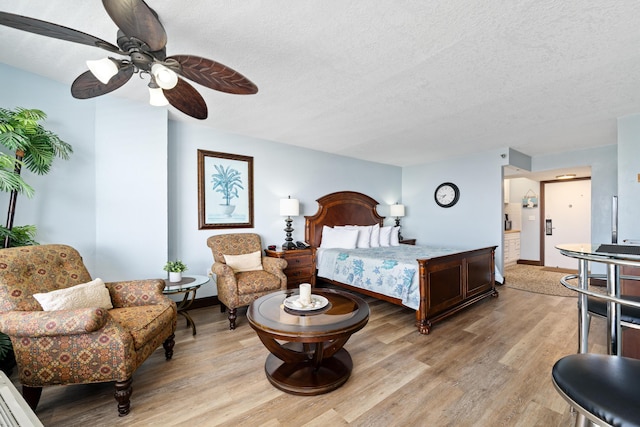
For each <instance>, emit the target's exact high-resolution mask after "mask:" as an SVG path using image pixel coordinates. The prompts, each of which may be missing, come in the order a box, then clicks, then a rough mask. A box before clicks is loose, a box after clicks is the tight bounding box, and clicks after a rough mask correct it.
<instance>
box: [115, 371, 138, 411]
mask: <svg viewBox="0 0 640 427" xmlns="http://www.w3.org/2000/svg"><path fill="white" fill-rule="evenodd" d="M132 381H133V379H132V378H129V379H126V380H124V381H116V392H115V394H114V396H115V398H116V401H117V402H118V416H120V417H124V416H125V415H127V414H128V413H129V408H130V406H131V393H132V392H133V388H132V387H131V382H132Z"/></svg>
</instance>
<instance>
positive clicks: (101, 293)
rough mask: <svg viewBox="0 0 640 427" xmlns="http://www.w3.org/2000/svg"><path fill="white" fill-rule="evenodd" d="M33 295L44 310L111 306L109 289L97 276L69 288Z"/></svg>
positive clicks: (107, 307) (108, 307)
mask: <svg viewBox="0 0 640 427" xmlns="http://www.w3.org/2000/svg"><path fill="white" fill-rule="evenodd" d="M33 297H34V298H35V299H36V300H37V301H38V302H39V303H40V305H41V306H42V309H43V310H44V311H54V310H74V309H77V308H93V307H100V308H106V309H110V308H113V304H111V296H110V295H109V289H107V287H106V286H105V285H104V282H103V281H102V279H99V278H98V279H95V280H92V281H91V282H87V283H82V284H81V285H76V286H71V287H70V288H64V289H58V290H57V291H51V292H46V293H41V294H33Z"/></svg>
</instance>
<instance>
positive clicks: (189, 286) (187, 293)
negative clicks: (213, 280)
mask: <svg viewBox="0 0 640 427" xmlns="http://www.w3.org/2000/svg"><path fill="white" fill-rule="evenodd" d="M208 281H209V276H196V275H193V276H182V280H181V281H179V282H170V281H169V279H164V283H165V285H164V290H163V291H162V293H163V294H165V295H183V297H182V301H180V302H178V303H177V308H178V313H179V314H181V315H183V316H184V318H185V319H187V327H188V326H191V329H192V331H193V335H195V334H196V324H195V323H194V322H193V319H192V318H191V316H190V315H189V312H188V311H187V310H188V309H189V307H191V304H193V301H194V300H195V299H196V292H197V291H198V289H199V288H200V286H202V285H204V284H205V283H207V282H208Z"/></svg>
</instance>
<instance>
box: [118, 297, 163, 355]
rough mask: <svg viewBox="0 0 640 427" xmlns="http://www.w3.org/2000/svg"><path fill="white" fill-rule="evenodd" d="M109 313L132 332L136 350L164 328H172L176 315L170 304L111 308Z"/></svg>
mask: <svg viewBox="0 0 640 427" xmlns="http://www.w3.org/2000/svg"><path fill="white" fill-rule="evenodd" d="M109 315H111V317H113V318H114V319H115V321H116V322H118V323H119V324H120V325H121V326H123V327H124V329H126V330H127V331H128V332H129V333H130V334H131V336H132V337H133V347H134V348H135V349H136V350H139V349H140V348H142V346H143V345H144V344H146V343H147V342H149V341H151V340H152V339H153V337H154V336H157V335H159V334H160V333H161V332H162V331H163V330H164V329H167V328H171V323H172V322H173V319H174V316H175V315H174V310H173V307H172V306H171V305H169V304H166V305H164V306H163V305H143V306H138V307H127V308H114V309H113V310H109Z"/></svg>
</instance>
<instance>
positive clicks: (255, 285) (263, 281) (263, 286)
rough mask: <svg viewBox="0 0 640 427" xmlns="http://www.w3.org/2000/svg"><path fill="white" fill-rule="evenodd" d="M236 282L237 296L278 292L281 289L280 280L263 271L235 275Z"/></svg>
mask: <svg viewBox="0 0 640 427" xmlns="http://www.w3.org/2000/svg"><path fill="white" fill-rule="evenodd" d="M236 282H237V283H238V294H239V295H246V294H255V293H258V292H271V291H279V290H280V289H281V281H280V278H279V277H277V276H274V275H273V274H271V273H268V272H266V271H264V270H260V271H245V272H243V273H237V274H236Z"/></svg>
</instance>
